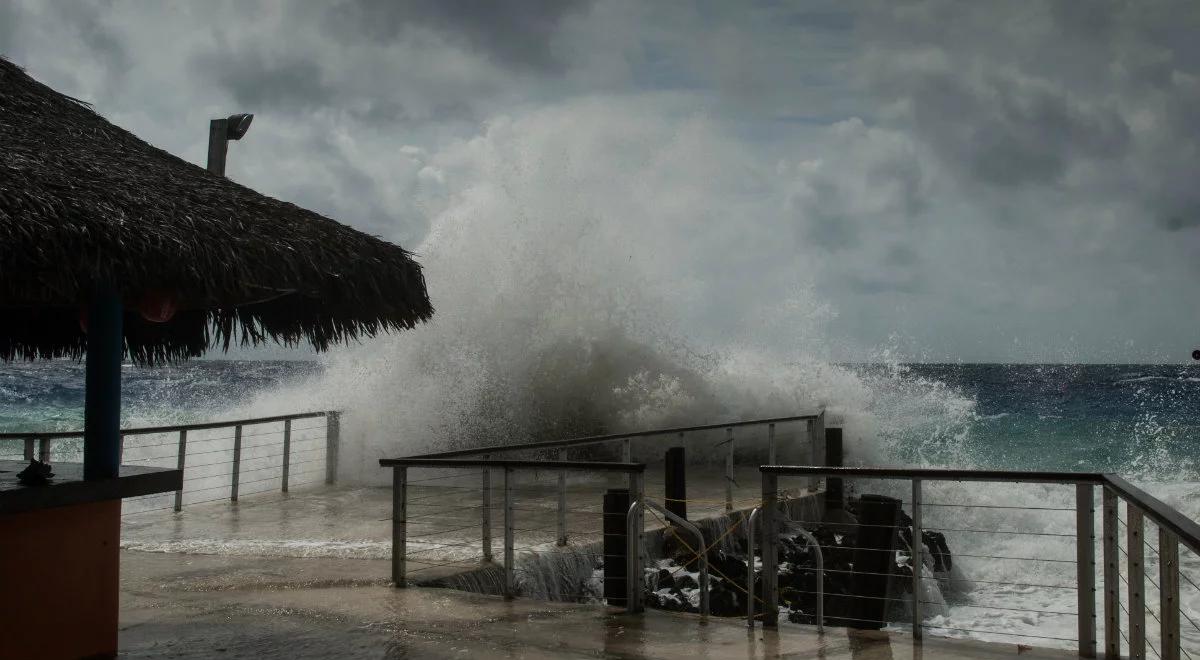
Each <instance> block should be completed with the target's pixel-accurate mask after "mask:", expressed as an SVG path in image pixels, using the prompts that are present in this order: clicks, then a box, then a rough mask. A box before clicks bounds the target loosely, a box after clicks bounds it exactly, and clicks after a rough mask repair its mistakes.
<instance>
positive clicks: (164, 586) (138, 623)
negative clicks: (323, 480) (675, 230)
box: [120, 475, 1074, 660]
mask: <svg viewBox="0 0 1200 660" xmlns="http://www.w3.org/2000/svg"><path fill="white" fill-rule="evenodd" d="M739 476H740V475H739ZM477 477H478V475H475V476H474V477H470V476H468V477H466V478H464V479H463V480H458V481H456V480H447V481H449V483H446V482H445V481H442V482H440V483H438V482H433V483H437V486H436V488H433V487H431V488H430V490H431V492H433V495H431V496H430V497H431V500H430V502H431V504H429V505H428V506H430V507H431V510H433V511H434V514H433V515H431V518H436V519H437V520H438V521H439V522H440V523H441V524H443V525H444V526H446V527H448V528H449V529H452V530H453V529H456V528H458V527H466V528H467V529H463V530H459V531H452V532H449V534H459V535H461V536H460V537H459V538H462V539H463V540H464V542H469V543H471V544H472V545H474V544H476V543H478V539H479V536H478V531H479V528H478V508H476V509H474V510H472V509H468V508H467V507H470V506H476V507H477V504H478V498H479V489H478V486H477V484H478V483H479V482H478V481H477V480H476V479H477ZM550 479H553V475H543V478H542V480H540V481H530V482H527V483H525V484H523V489H524V490H523V491H522V492H521V493H520V494H519V497H520V498H521V500H519V501H520V502H521V506H520V507H519V509H518V513H519V515H520V516H522V518H521V520H523V521H524V524H521V525H520V527H521V528H522V531H521V532H520V536H519V538H520V539H522V542H523V543H525V544H527V545H529V544H536V543H541V542H549V543H552V542H553V540H554V521H555V519H556V513H555V506H556V503H557V500H556V498H555V497H552V496H551V493H553V492H555V491H554V488H553V486H552V485H548V484H547V483H546V482H547V481H548V480H550ZM697 483H698V485H699V484H700V483H704V482H703V481H701V480H697ZM551 484H552V482H551ZM614 485H619V484H609V483H604V482H587V481H583V482H573V483H570V484H569V485H568V507H569V509H571V510H572V512H573V513H574V514H575V516H577V518H576V519H574V520H575V522H574V523H573V524H572V525H571V526H570V529H571V531H572V537H571V538H572V541H571V542H572V544H576V543H580V544H582V543H591V542H594V540H593V537H591V536H589V535H587V534H585V533H584V532H585V531H586V530H589V529H596V530H597V531H598V529H597V528H598V524H597V522H598V515H599V511H598V509H599V495H600V493H601V492H602V491H603V489H604V488H606V487H611V486H614ZM712 485H713V484H708V486H712ZM754 486H756V484H755V482H754V481H753V480H752V479H744V480H739V487H738V489H737V490H736V491H735V498H736V500H735V506H737V504H738V503H740V501H741V499H742V498H745V499H746V500H748V501H753V499H754V498H755V496H756V495H757V493H756V492H755V489H754ZM656 488H661V487H660V486H656V485H655V484H654V483H653V482H651V484H649V485H648V486H647V491H648V492H650V493H655V492H661V491H660V490H655V489H656ZM697 490H699V488H697ZM705 490H707V491H708V492H712V491H713V490H715V489H713V488H705ZM437 507H442V508H447V509H449V511H448V512H446V513H439V512H438V511H439V510H438V509H437ZM739 508H740V507H739ZM457 509H462V510H463V511H458V512H456V511H455V510H457ZM723 510H724V501H723V497H720V498H716V499H712V500H708V501H697V502H695V505H694V509H693V511H694V512H695V513H694V514H692V515H696V516H703V515H707V514H715V513H719V512H723ZM412 511H413V515H420V513H419V512H420V510H419V509H416V508H414V510H412ZM464 511H465V512H466V513H464ZM471 511H474V513H471ZM689 513H691V512H689ZM493 520H494V521H495V520H496V519H495V518H494V519H493ZM390 521H391V491H390V489H386V488H352V489H351V488H324V487H322V488H316V489H312V490H307V491H302V492H293V493H291V494H289V495H286V496H281V495H278V494H264V495H258V496H254V497H248V498H244V499H243V501H241V502H240V503H238V504H236V505H231V504H227V503H213V504H207V505H199V506H193V507H187V508H186V509H185V510H184V511H183V512H182V513H178V514H176V513H171V512H165V513H162V512H160V513H148V514H137V515H132V516H127V517H126V518H125V519H124V521H123V532H122V547H123V550H122V553H121V563H122V565H121V570H122V573H121V615H120V649H121V657H123V658H139V659H141V658H231V659H238V658H246V659H253V660H274V659H276V658H278V659H280V660H307V659H309V658H349V659H357V658H493V657H497V658H529V659H536V658H688V659H689V660H695V659H697V658H829V659H841V658H856V659H859V660H877V659H878V660H883V659H888V658H892V659H897V660H899V659H907V658H924V659H927V660H937V659H941V658H1007V657H1015V656H1016V655H1018V653H1019V654H1020V656H1021V658H1067V657H1074V656H1073V655H1072V654H1070V653H1066V652H1050V651H1040V650H1037V651H1034V650H1032V649H1028V648H1025V647H1018V646H1016V645H988V644H982V643H976V642H969V641H954V640H946V639H934V640H928V641H926V642H925V644H923V645H918V646H914V645H913V644H912V642H911V640H910V639H909V638H908V637H906V636H904V635H887V634H882V633H860V632H850V631H846V630H844V629H835V630H831V631H829V632H827V633H826V634H825V635H817V634H816V631H815V629H813V628H811V627H806V626H799V625H785V626H783V628H782V629H781V630H780V631H778V632H776V631H764V630H763V629H762V628H761V627H759V628H756V629H755V630H753V631H748V630H747V629H746V627H745V623H744V621H742V620H740V619H712V620H709V621H708V622H707V623H702V622H701V621H700V620H699V618H698V617H696V616H694V615H685V614H674V613H667V612H657V611H648V612H647V613H646V614H645V615H641V616H628V615H626V614H624V613H623V612H622V611H620V610H614V609H609V608H607V607H605V606H602V605H588V604H572V603H549V602H542V601H536V600H532V599H518V600H514V601H505V600H504V599H503V598H500V597H496V596H487V595H483V594H474V593H466V592H460V591H453V590H448V589H433V588H419V587H410V588H408V589H395V588H393V587H392V586H391V585H390V582H389V576H390V564H389V561H388V559H387V557H388V555H389V553H390V548H391V545H390V533H391V522H390ZM460 522H461V523H462V524H461V525H460V524H459V523H460ZM647 522H648V527H649V526H650V525H652V524H653V523H652V521H650V520H648V521H647ZM435 531H436V530H435ZM431 533H432V532H431ZM440 538H455V537H452V536H451V537H447V536H445V535H443V536H442V537H440ZM496 550H497V556H499V551H500V547H499V546H497V548H496ZM430 562H431V565H432V564H433V563H436V562H435V560H430ZM475 565H476V566H477V565H478V564H475ZM447 570H451V569H447ZM459 570H461V569H459Z"/></svg>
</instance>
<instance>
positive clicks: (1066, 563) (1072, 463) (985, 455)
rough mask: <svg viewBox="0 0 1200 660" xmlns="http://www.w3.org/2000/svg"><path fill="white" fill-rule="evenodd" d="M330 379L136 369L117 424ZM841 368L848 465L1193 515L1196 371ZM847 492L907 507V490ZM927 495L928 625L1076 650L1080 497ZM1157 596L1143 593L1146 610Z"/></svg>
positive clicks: (70, 413)
mask: <svg viewBox="0 0 1200 660" xmlns="http://www.w3.org/2000/svg"><path fill="white" fill-rule="evenodd" d="M326 370H327V367H326V366H324V363H322V362H317V361H308V362H269V361H194V362H191V363H188V364H185V365H181V366H172V367H164V368H154V369H149V368H141V367H136V366H130V367H127V368H126V369H125V378H124V385H123V388H124V389H123V393H122V396H123V407H124V410H125V419H126V423H127V424H128V425H143V424H145V425H149V424H159V423H172V422H184V421H193V420H208V419H221V418H228V417H233V416H236V415H238V414H244V413H246V412H247V411H249V412H252V413H254V414H271V413H284V412H298V411H299V409H287V410H284V409H264V408H263V405H264V403H263V402H264V401H267V402H272V403H273V405H282V404H281V403H280V402H285V401H291V400H297V401H304V400H307V401H310V402H311V401H314V400H315V399H313V398H312V395H311V391H318V392H319V391H321V387H320V386H319V384H320V383H321V382H322V380H323V379H325V378H326V373H325V372H326ZM837 373H838V374H841V376H839V377H840V378H843V379H845V378H852V379H853V381H854V382H855V383H856V387H857V389H855V388H843V390H844V391H850V390H855V391H858V390H862V389H866V390H868V391H869V392H870V396H867V397H863V396H862V395H861V393H860V394H858V395H856V397H854V398H855V400H854V401H853V402H847V401H839V400H838V398H837V392H838V390H834V391H833V393H832V394H830V393H829V392H827V393H825V394H824V395H823V397H824V399H825V403H826V404H827V405H828V406H829V409H830V410H831V411H832V412H833V413H834V415H835V416H840V417H843V418H844V420H845V422H846V433H847V447H848V457H847V460H848V462H849V463H850V464H859V465H864V464H870V465H896V466H900V465H922V466H955V467H973V468H992V469H1013V470H1078V471H1088V472H1093V471H1105V472H1117V473H1120V474H1122V475H1125V476H1126V477H1128V478H1130V479H1131V480H1133V481H1134V482H1135V483H1137V484H1139V485H1140V486H1142V487H1143V488H1145V489H1146V490H1148V491H1149V492H1151V493H1152V494H1154V495H1156V496H1158V497H1161V498H1162V499H1164V500H1165V501H1167V502H1168V503H1169V504H1171V505H1172V506H1175V507H1177V508H1179V509H1180V510H1182V511H1183V512H1184V513H1186V514H1187V515H1189V516H1191V517H1193V518H1195V517H1197V516H1200V487H1198V486H1200V442H1197V441H1196V440H1197V434H1196V431H1197V420H1200V368H1198V367H1193V366H1190V365H1027V364H1022V365H993V364H893V365H878V364H875V365H862V364H860V365H854V364H851V365H837ZM82 384H83V368H82V366H81V365H79V364H76V363H72V362H66V361H54V362H48V363H15V364H8V365H4V366H3V367H0V430H3V431H27V430H29V431H33V430H46V429H54V430H60V429H74V428H79V427H80V426H81V424H82V413H81V407H82V402H83V387H82ZM365 389H370V388H365ZM327 390H328V391H335V390H336V388H332V389H330V388H328V387H327ZM289 391H308V392H309V394H308V395H306V397H301V398H299V399H295V398H289V397H288V396H282V395H280V396H272V394H271V393H273V392H289ZM847 396H848V398H849V395H847ZM360 400H361V399H360ZM383 400H387V399H386V397H385V399H383ZM864 401H866V402H867V403H864ZM296 405H303V404H302V403H297V404H296ZM334 405H335V403H331V404H330V406H329V407H333V406H334ZM337 405H341V404H340V403H338V404H337ZM308 407H309V406H305V408H306V409H307V408H308ZM741 410H742V411H745V410H746V408H745V406H742V408H741ZM355 412H356V411H354V410H351V411H350V414H349V415H348V418H349V417H351V416H353V415H354V414H355ZM426 412H429V411H426ZM434 412H436V411H434ZM770 412H771V414H778V412H779V411H778V410H772V411H770ZM372 414H374V412H373V411H371V412H369V413H368V414H366V415H364V416H365V417H370V416H371V415H372ZM722 414H723V415H724V414H727V413H722ZM751 416H752V415H751ZM722 419H725V417H722ZM864 420H866V421H864ZM698 421H701V420H698ZM702 421H720V420H702ZM344 437H348V438H351V439H353V438H354V437H355V436H354V434H353V433H349V434H346V435H345V436H344ZM351 441H353V440H351ZM10 444H12V445H13V446H11V447H2V446H0V455H15V454H19V453H20V449H19V448H18V447H16V444H15V443H10ZM855 487H856V489H857V490H858V492H882V493H886V494H893V495H895V496H898V497H901V498H903V499H905V500H907V499H908V498H907V497H906V490H905V489H906V488H907V484H906V483H905V484H897V483H883V482H880V483H859V484H856V485H855ZM925 501H926V502H927V503H929V505H930V506H929V507H927V509H926V512H925V521H926V522H925V524H926V526H927V527H929V528H935V529H944V530H947V531H946V532H945V533H946V535H947V538H948V540H949V543H950V545H951V548H952V549H953V550H954V551H955V553H956V554H957V555H959V558H958V559H956V576H957V579H956V580H952V581H949V582H946V583H944V584H941V585H940V588H939V589H938V590H937V592H936V593H933V594H931V595H930V598H931V599H932V600H934V601H936V602H937V603H939V604H938V605H936V606H933V609H931V610H929V611H931V612H934V613H936V615H935V617H934V618H933V619H932V620H931V622H932V623H933V624H934V625H940V626H944V629H940V630H935V631H934V632H936V633H938V634H945V635H951V636H963V637H975V638H980V639H991V640H995V641H1013V640H1014V639H1017V640H1023V641H1025V642H1032V643H1041V644H1045V645H1050V646H1064V647H1069V646H1071V642H1070V641H1069V640H1070V638H1072V637H1073V636H1074V632H1075V620H1074V618H1073V616H1072V615H1071V614H1070V612H1072V611H1074V609H1075V598H1076V596H1075V593H1074V591H1073V590H1070V589H1069V588H1065V585H1071V584H1074V565H1073V564H1072V563H1071V562H1072V560H1073V558H1074V541H1073V539H1072V538H1069V537H1068V536H1065V535H1064V534H1063V532H1064V531H1065V532H1071V531H1072V530H1073V525H1074V517H1073V516H1074V513H1073V510H1072V508H1073V507H1074V503H1075V502H1074V490H1073V488H1071V487H1064V486H1052V485H1033V486H1030V485H1024V486H1015V485H1003V484H954V483H929V484H927V485H926V494H925ZM1026 507H1029V508H1026ZM1122 516H1123V514H1122ZM1147 538H1148V539H1152V538H1154V536H1153V534H1152V533H1150V534H1147ZM1147 555H1148V563H1149V566H1148V571H1147V573H1148V575H1153V574H1154V573H1153V571H1154V570H1155V566H1156V565H1155V563H1154V561H1155V559H1154V556H1153V553H1152V551H1150V550H1148V551H1147ZM1182 555H1183V557H1182V565H1183V568H1184V570H1185V573H1187V574H1188V575H1189V576H1190V578H1191V580H1193V581H1200V558H1197V557H1194V556H1192V555H1191V554H1190V553H1188V552H1183V553H1182ZM1156 598H1157V594H1156V592H1154V591H1153V589H1152V588H1150V586H1149V585H1148V593H1147V602H1148V603H1152V604H1153V603H1156V602H1157V601H1156ZM1181 600H1182V602H1183V603H1184V612H1185V615H1186V616H1190V617H1191V618H1192V619H1194V620H1197V621H1200V590H1198V589H1194V588H1193V587H1192V586H1191V585H1189V584H1188V583H1187V582H1184V583H1183V594H1182V598H1181ZM943 602H944V606H942V605H940V603H943ZM928 609H929V608H927V610H928ZM1016 636H1019V637H1016ZM1151 636H1152V637H1153V634H1152V635H1151ZM1184 644H1185V648H1189V649H1192V650H1194V649H1198V648H1200V631H1198V630H1195V629H1192V627H1191V626H1189V624H1188V621H1187V620H1186V619H1185V621H1184Z"/></svg>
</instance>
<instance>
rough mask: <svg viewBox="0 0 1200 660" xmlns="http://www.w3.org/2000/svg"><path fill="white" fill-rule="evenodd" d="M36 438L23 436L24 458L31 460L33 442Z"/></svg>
mask: <svg viewBox="0 0 1200 660" xmlns="http://www.w3.org/2000/svg"><path fill="white" fill-rule="evenodd" d="M35 440H36V438H25V460H27V461H32V460H33V443H34V441H35Z"/></svg>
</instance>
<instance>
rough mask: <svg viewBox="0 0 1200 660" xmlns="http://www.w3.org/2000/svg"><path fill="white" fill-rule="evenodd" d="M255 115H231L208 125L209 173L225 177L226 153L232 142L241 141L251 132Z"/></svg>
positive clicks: (214, 120)
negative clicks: (251, 123) (247, 132)
mask: <svg viewBox="0 0 1200 660" xmlns="http://www.w3.org/2000/svg"><path fill="white" fill-rule="evenodd" d="M252 121H254V115H251V114H244V113H243V114H237V115H229V117H227V118H225V119H213V120H211V121H210V122H209V123H208V171H209V172H212V173H213V174H216V175H217V176H225V153H226V152H227V151H228V150H229V141H230V140H240V139H242V136H243V135H245V134H246V131H248V130H250V122H252Z"/></svg>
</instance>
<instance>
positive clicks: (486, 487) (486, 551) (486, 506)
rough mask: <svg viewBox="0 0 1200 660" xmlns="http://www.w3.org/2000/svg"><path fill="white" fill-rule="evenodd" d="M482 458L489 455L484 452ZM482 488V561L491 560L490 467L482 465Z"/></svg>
mask: <svg viewBox="0 0 1200 660" xmlns="http://www.w3.org/2000/svg"><path fill="white" fill-rule="evenodd" d="M483 458H484V459H485V460H486V459H487V458H489V455H487V454H485V455H484V456H483ZM482 474H483V488H482V490H481V491H480V495H481V498H480V499H481V501H480V507H479V508H480V509H481V511H482V513H483V517H482V519H481V521H480V524H481V525H482V529H481V530H480V531H481V535H482V539H483V541H482V542H483V561H485V562H490V561H492V468H490V467H487V466H486V465H485V466H484V467H483V473H482Z"/></svg>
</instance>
